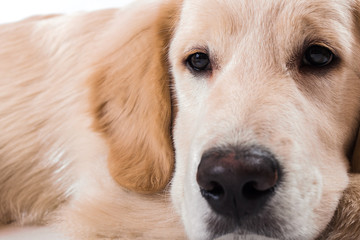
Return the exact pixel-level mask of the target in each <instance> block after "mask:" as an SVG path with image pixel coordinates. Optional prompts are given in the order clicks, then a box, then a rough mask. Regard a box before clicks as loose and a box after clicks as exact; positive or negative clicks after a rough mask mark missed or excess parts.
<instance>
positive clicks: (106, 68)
mask: <svg viewBox="0 0 360 240" xmlns="http://www.w3.org/2000/svg"><path fill="white" fill-rule="evenodd" d="M175 2H176V3H175ZM178 4H179V1H169V2H166V3H162V4H161V5H158V4H154V3H148V4H145V3H141V2H140V3H138V2H136V3H135V4H133V5H132V6H131V7H129V8H128V11H126V12H123V13H122V14H120V15H121V16H117V17H116V18H115V19H114V20H113V21H112V23H111V26H110V27H109V30H108V31H107V33H105V34H104V35H103V36H102V37H101V38H100V39H101V40H100V41H99V49H101V51H102V52H104V53H103V55H102V57H101V58H99V61H98V63H96V66H94V67H95V68H97V73H96V74H95V75H94V76H93V77H92V80H91V81H92V82H91V84H92V93H91V102H92V105H93V114H94V118H95V120H94V127H95V129H96V130H97V131H100V132H101V133H102V135H103V136H104V137H105V139H106V140H107V142H108V146H109V156H108V168H109V171H110V173H111V175H112V177H113V178H114V179H115V180H116V181H117V182H118V183H119V184H120V185H121V186H123V187H125V188H127V189H130V190H133V191H136V192H141V193H152V192H156V191H159V190H162V189H163V188H165V187H166V185H167V184H168V182H169V180H170V178H171V175H172V171H173V165H174V156H173V148H172V140H171V96H170V78H169V74H168V71H169V66H168V63H167V48H168V43H169V40H170V38H171V32H172V29H173V26H174V24H175V22H176V18H177V9H178Z"/></svg>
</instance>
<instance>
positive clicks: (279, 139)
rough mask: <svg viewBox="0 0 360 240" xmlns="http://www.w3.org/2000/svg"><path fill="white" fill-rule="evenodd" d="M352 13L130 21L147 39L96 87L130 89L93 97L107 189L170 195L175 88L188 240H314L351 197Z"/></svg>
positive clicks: (215, 5)
mask: <svg viewBox="0 0 360 240" xmlns="http://www.w3.org/2000/svg"><path fill="white" fill-rule="evenodd" d="M357 5H358V4H357V3H356V2H355V1H352V0H346V1H344V0H332V1H324V0H316V1H305V0H304V1H295V0H294V1H293V0H291V1H287V0H286V1H285V0H284V1H282V0H279V1H265V0H262V1H250V0H242V1H238V0H226V1H216V0H185V1H184V2H182V3H180V2H178V1H177V3H169V4H168V3H165V4H164V6H162V7H160V8H158V9H156V12H158V13H159V14H155V15H154V16H153V15H152V16H151V18H150V17H144V16H142V15H139V14H138V15H136V14H135V15H136V16H138V17H139V18H140V19H143V21H142V23H141V24H143V26H146V27H143V28H140V27H136V28H137V30H136V31H133V32H132V33H131V36H129V38H128V39H130V40H129V41H127V42H126V44H125V43H124V45H122V47H121V49H120V50H119V51H114V52H117V55H116V56H119V52H120V53H121V54H120V55H122V57H124V56H128V57H129V59H130V60H129V61H127V63H126V64H125V65H124V66H121V70H119V72H111V74H113V75H112V76H110V77H109V76H102V77H99V78H98V79H100V81H102V82H105V81H110V80H108V79H115V80H116V79H119V78H121V79H123V80H124V81H120V82H122V83H121V84H124V82H125V83H126V84H127V85H121V84H120V83H116V81H115V80H112V81H113V82H112V84H111V86H113V87H112V89H111V92H110V93H107V94H105V95H97V96H96V97H95V98H96V101H97V102H98V104H97V108H96V109H95V112H96V113H97V119H98V122H97V127H98V128H100V129H101V130H102V131H103V132H104V133H105V134H107V135H108V139H110V140H109V145H110V146H111V154H110V158H109V166H110V169H111V172H112V173H113V176H114V177H115V179H116V180H117V181H118V182H119V183H120V184H122V185H123V186H125V187H128V188H129V189H132V190H136V191H141V192H153V191H156V190H159V189H161V188H163V187H164V186H165V184H166V182H167V181H168V179H169V177H170V175H171V174H170V172H171V170H172V164H171V162H172V154H171V148H170V146H171V144H170V138H169V132H170V125H171V121H170V120H169V117H170V109H171V106H170V104H169V103H168V102H169V101H170V100H169V99H170V97H169V91H168V90H166V88H167V87H168V86H169V85H170V82H172V83H173V107H174V108H173V116H175V113H176V117H175V120H174V124H173V136H172V137H173V143H174V147H175V153H176V155H175V159H176V165H175V173H174V176H173V180H172V188H171V194H172V199H173V203H174V205H175V207H176V209H177V210H178V211H179V213H180V214H181V216H182V219H183V223H184V225H185V229H186V231H187V234H188V236H189V237H190V239H209V238H214V237H218V236H221V235H225V234H227V233H237V234H240V235H242V234H244V235H245V234H257V235H262V236H267V237H274V238H280V239H312V238H315V237H316V236H317V235H318V234H319V233H320V232H321V231H322V230H323V229H324V228H325V227H326V225H327V223H328V222H329V221H330V219H331V217H332V215H333V213H334V211H335V208H336V206H337V204H338V201H339V199H340V197H341V194H342V192H343V190H344V189H345V188H346V186H347V183H348V176H347V172H348V166H349V164H348V162H349V160H348V159H349V155H350V153H351V151H352V145H353V144H352V142H353V141H354V139H355V137H356V131H357V126H358V118H359V109H360V78H359V76H360V75H359V74H360V73H359V69H360V68H359V63H360V58H359V52H360V51H359V50H360V49H359V43H360V30H359V27H358V26H360V25H359V16H358V10H357ZM149 11H150V10H149ZM170 15H171V16H170ZM132 26H134V23H132ZM125 45H126V47H124V46H125ZM124 49H125V50H124ZM117 58H118V57H116V58H114V60H113V61H108V63H112V64H116V62H117ZM120 62H124V61H120ZM118 68H120V67H119V66H118ZM106 72H107V73H109V71H106ZM124 72H125V73H126V74H124ZM129 72H130V73H129ZM116 76H119V77H116ZM139 79H140V80H139ZM167 79H171V80H172V81H167ZM135 80H136V82H137V84H136V86H135V87H134V84H133V83H132V81H135ZM102 82H100V83H98V85H99V86H103V85H104V84H102ZM130 86H131V87H130ZM159 89H161V90H159ZM119 91H121V92H122V93H124V92H125V93H127V94H128V98H124V94H118V95H117V92H119ZM134 93H135V94H134ZM125 96H126V95H125ZM164 96H165V97H164ZM114 103H115V105H114ZM118 106H120V107H118ZM115 113H116V114H117V115H114V114H115ZM145 119H147V120H145ZM117 121H118V123H116V122H117ZM138 121H143V124H141V123H137V124H136V126H142V127H141V128H140V129H137V128H134V127H133V126H134V125H133V123H134V122H135V123H136V122H138ZM124 122H125V126H126V127H125V128H124V127H123V126H122V127H121V128H119V126H120V125H124ZM119 129H122V130H119ZM159 132H161V134H159ZM129 135H130V137H129ZM124 136H126V137H124ZM124 142H125V143H124ZM130 148H131V151H127V150H128V149H130ZM169 149H170V150H169ZM126 152H128V153H129V152H130V153H136V155H134V154H127V153H126ZM164 153H165V154H164ZM164 166H165V167H164ZM134 179H135V180H134ZM146 182H151V184H146Z"/></svg>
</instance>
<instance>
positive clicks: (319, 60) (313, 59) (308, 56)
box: [303, 45, 334, 67]
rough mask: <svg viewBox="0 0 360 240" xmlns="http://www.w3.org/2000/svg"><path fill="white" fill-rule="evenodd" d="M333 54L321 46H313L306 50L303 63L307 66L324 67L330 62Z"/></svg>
mask: <svg viewBox="0 0 360 240" xmlns="http://www.w3.org/2000/svg"><path fill="white" fill-rule="evenodd" d="M333 59H334V53H333V52H332V51H331V50H330V49H328V48H326V47H323V46H320V45H313V46H310V47H309V48H307V49H306V51H305V54H304V57H303V63H304V64H305V65H308V66H314V67H324V66H326V65H328V64H330V63H331V62H332V60H333Z"/></svg>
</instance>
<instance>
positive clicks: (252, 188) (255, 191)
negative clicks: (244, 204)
mask: <svg viewBox="0 0 360 240" xmlns="http://www.w3.org/2000/svg"><path fill="white" fill-rule="evenodd" d="M257 185H258V184H257V183H256V182H248V183H246V184H245V185H244V186H243V189H242V194H243V196H244V197H245V198H246V199H249V200H254V199H259V198H261V197H263V196H267V195H268V194H271V193H272V192H274V191H275V187H271V188H269V189H266V190H260V189H259V188H257Z"/></svg>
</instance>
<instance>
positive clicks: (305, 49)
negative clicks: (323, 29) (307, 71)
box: [301, 43, 338, 69]
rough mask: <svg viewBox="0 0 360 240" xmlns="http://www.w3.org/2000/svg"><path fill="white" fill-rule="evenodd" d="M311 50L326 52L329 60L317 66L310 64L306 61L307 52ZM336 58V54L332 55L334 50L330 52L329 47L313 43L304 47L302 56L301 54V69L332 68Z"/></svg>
mask: <svg viewBox="0 0 360 240" xmlns="http://www.w3.org/2000/svg"><path fill="white" fill-rule="evenodd" d="M311 48H319V49H323V50H327V51H328V52H329V54H330V57H329V60H328V61H327V62H325V63H323V64H317V63H312V62H311V61H309V60H308V59H307V57H308V54H309V51H310V50H311ZM337 60H338V57H337V56H336V54H335V53H334V50H332V49H331V48H330V47H328V46H326V45H323V44H318V43H314V44H309V45H308V46H306V47H305V48H304V51H303V54H302V59H301V65H302V66H303V67H310V68H318V69H320V68H326V67H330V66H332V65H333V64H334V63H335V62H337Z"/></svg>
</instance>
